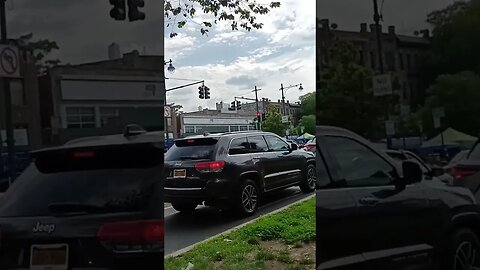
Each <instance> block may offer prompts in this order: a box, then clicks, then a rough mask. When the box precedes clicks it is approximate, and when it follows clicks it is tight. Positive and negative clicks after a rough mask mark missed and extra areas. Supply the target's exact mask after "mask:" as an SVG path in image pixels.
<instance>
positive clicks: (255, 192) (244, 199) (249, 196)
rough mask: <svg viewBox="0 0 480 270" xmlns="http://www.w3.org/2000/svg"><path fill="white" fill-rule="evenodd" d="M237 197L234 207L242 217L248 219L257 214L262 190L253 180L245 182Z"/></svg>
mask: <svg viewBox="0 0 480 270" xmlns="http://www.w3.org/2000/svg"><path fill="white" fill-rule="evenodd" d="M235 197H236V198H235V202H234V206H235V208H236V209H237V211H238V214H239V215H240V216H242V217H247V216H251V215H253V214H254V213H255V212H257V209H258V204H259V201H260V190H259V188H258V185H257V184H256V183H255V181H253V180H251V179H246V180H244V181H243V182H242V184H241V185H240V188H239V190H238V192H237V195H236V196H235Z"/></svg>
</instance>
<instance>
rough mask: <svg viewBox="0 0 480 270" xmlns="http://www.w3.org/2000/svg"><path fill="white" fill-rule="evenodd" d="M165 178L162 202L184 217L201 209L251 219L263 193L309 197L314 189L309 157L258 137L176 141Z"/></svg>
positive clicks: (224, 136)
mask: <svg viewBox="0 0 480 270" xmlns="http://www.w3.org/2000/svg"><path fill="white" fill-rule="evenodd" d="M292 147H293V148H292ZM165 172H166V180H165V201H166V202H169V203H171V204H172V206H173V208H174V209H175V210H177V211H180V212H185V213H188V212H192V211H194V210H195V208H196V207H197V206H198V205H199V204H202V203H204V204H205V205H208V206H221V207H224V206H234V208H236V209H237V210H238V212H239V213H240V214H242V215H251V214H253V213H255V211H256V210H257V208H258V205H259V201H260V200H261V197H262V195H263V194H264V193H266V192H270V191H273V190H279V189H284V188H287V187H291V186H300V188H301V190H302V191H303V192H313V191H314V190H315V183H316V178H315V157H314V155H313V154H312V153H308V152H305V151H301V150H297V149H296V147H295V145H289V144H288V143H287V142H286V141H285V140H283V139H282V138H281V137H279V136H277V135H275V134H273V133H269V132H259V131H248V132H232V133H222V134H205V135H200V136H192V137H187V138H184V139H178V140H176V141H175V144H174V145H173V146H172V148H170V150H169V151H168V152H167V155H166V156H165Z"/></svg>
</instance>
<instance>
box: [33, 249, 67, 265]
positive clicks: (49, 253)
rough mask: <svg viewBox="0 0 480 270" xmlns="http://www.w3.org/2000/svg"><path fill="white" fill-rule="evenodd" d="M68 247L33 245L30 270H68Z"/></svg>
mask: <svg viewBox="0 0 480 270" xmlns="http://www.w3.org/2000/svg"><path fill="white" fill-rule="evenodd" d="M67 269H68V245H67V244H55V245H32V247H31V249H30V270H67Z"/></svg>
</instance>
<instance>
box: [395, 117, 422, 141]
mask: <svg viewBox="0 0 480 270" xmlns="http://www.w3.org/2000/svg"><path fill="white" fill-rule="evenodd" d="M421 124H422V122H421V120H420V115H419V114H417V113H409V114H407V115H404V116H402V117H401V118H400V120H399V121H398V132H399V135H400V136H402V137H414V136H419V135H420V131H421V128H420V127H421Z"/></svg>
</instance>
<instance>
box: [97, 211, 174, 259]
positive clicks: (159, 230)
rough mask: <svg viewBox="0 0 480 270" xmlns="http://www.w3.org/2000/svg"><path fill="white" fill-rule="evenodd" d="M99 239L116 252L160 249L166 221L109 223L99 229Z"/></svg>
mask: <svg viewBox="0 0 480 270" xmlns="http://www.w3.org/2000/svg"><path fill="white" fill-rule="evenodd" d="M97 239H98V240H99V241H100V242H101V243H102V244H103V246H104V247H106V248H107V249H110V250H112V251H114V252H148V251H160V250H162V249H163V241H164V222H163V219H158V220H140V221H127V222H115V223H107V224H104V225H102V226H101V227H100V229H99V230H98V232H97Z"/></svg>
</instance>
